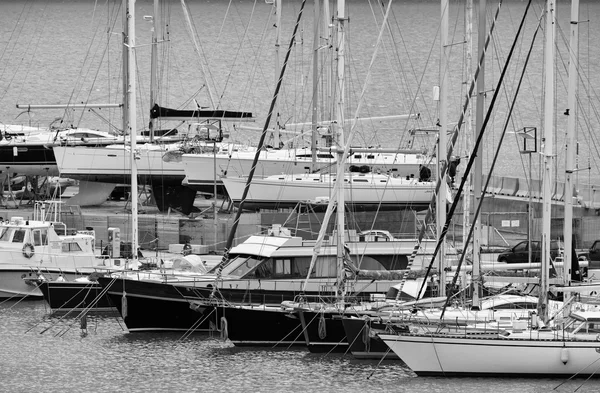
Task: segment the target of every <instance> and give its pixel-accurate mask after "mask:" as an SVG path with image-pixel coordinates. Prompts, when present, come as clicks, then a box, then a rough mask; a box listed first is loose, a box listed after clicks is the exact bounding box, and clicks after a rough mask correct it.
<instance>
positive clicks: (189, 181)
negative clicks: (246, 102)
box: [182, 149, 426, 190]
mask: <svg viewBox="0 0 600 393" xmlns="http://www.w3.org/2000/svg"><path fill="white" fill-rule="evenodd" d="M254 156H255V152H254V151H234V152H227V151H220V152H218V153H217V154H216V155H214V154H212V153H202V154H184V155H183V156H182V161H183V165H184V170H185V176H186V177H185V184H186V185H188V186H189V187H191V188H194V189H198V190H210V187H213V185H214V182H215V172H216V174H217V181H218V182H220V178H221V177H222V176H248V175H249V173H250V169H251V168H252V162H253V160H254ZM357 157H360V158H357ZM425 160H426V157H425V156H424V155H421V154H403V153H398V154H392V153H376V152H374V153H360V154H357V155H356V156H351V157H349V158H348V160H347V162H346V167H347V168H349V167H350V166H352V165H354V166H357V167H360V166H363V165H366V166H369V167H370V168H371V170H372V171H381V172H382V173H392V174H396V175H398V176H410V175H413V176H415V177H418V176H419V165H420V164H423V163H425ZM215 163H216V168H215ZM316 165H317V167H316V168H315V169H317V170H331V169H332V168H335V165H336V160H335V158H333V156H332V157H331V158H323V157H321V158H318V160H317V164H316ZM311 168H312V158H311V152H310V150H309V149H282V150H266V151H262V152H261V154H260V157H259V160H258V162H257V166H256V169H255V172H254V176H255V177H267V176H271V175H280V174H282V173H309V172H311Z"/></svg>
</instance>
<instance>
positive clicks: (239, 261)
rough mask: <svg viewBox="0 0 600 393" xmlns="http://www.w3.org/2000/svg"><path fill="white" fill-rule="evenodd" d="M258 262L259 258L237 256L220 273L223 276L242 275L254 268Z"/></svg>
mask: <svg viewBox="0 0 600 393" xmlns="http://www.w3.org/2000/svg"><path fill="white" fill-rule="evenodd" d="M260 263H261V261H260V260H259V259H255V258H252V257H247V256H238V257H236V258H235V259H234V260H232V261H231V262H230V263H229V264H227V266H225V268H223V271H222V272H221V274H222V275H223V276H236V277H243V276H245V275H246V274H248V272H250V271H252V270H254V268H256V266H258V265H259V264H260Z"/></svg>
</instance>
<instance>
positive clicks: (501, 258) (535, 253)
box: [498, 240, 600, 267]
mask: <svg viewBox="0 0 600 393" xmlns="http://www.w3.org/2000/svg"><path fill="white" fill-rule="evenodd" d="M594 246H595V247H596V248H597V253H598V254H597V255H598V257H597V260H598V266H599V267H600V240H599V241H598V244H596V243H594V245H593V246H592V248H594ZM563 250H564V243H563V242H562V241H561V240H551V241H550V257H551V258H552V259H556V258H557V257H562V256H563ZM531 251H532V252H531V262H539V261H540V260H541V251H542V249H541V245H540V242H539V241H537V240H533V241H531ZM576 252H577V259H579V260H580V261H587V260H589V259H590V255H591V249H590V250H576ZM498 262H506V263H528V262H529V242H528V241H527V240H524V241H522V242H519V243H517V244H516V245H515V246H514V247H512V248H509V249H507V250H505V251H502V252H501V253H500V254H498Z"/></svg>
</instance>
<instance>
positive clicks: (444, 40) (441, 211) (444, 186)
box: [436, 0, 450, 296]
mask: <svg viewBox="0 0 600 393" xmlns="http://www.w3.org/2000/svg"><path fill="white" fill-rule="evenodd" d="M441 7H442V9H441V26H440V30H441V36H440V50H441V56H442V59H441V60H442V61H441V65H440V101H439V106H440V109H439V111H440V132H439V136H438V146H437V147H438V148H437V157H438V160H437V162H438V164H437V168H438V176H437V177H438V179H441V180H442V181H441V182H440V183H439V184H440V188H439V190H438V194H437V200H436V212H437V215H436V223H437V225H436V228H437V233H438V235H439V234H440V233H442V230H443V225H444V223H445V222H446V195H447V194H448V183H447V182H446V181H445V179H444V172H442V168H443V167H445V165H447V164H448V163H447V162H446V163H444V159H445V157H446V153H447V149H448V129H447V127H448V108H447V106H448V104H447V102H446V101H447V97H448V59H449V51H450V46H449V45H448V7H449V1H448V0H442V2H441ZM448 178H449V177H446V179H448ZM445 261H446V249H445V247H441V248H440V252H439V255H438V266H439V270H438V271H439V276H440V284H439V296H445V295H446V271H445V267H446V263H445Z"/></svg>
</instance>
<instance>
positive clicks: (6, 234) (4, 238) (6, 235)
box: [0, 228, 13, 242]
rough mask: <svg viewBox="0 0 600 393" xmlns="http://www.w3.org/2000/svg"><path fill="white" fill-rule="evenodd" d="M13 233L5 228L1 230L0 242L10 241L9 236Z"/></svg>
mask: <svg viewBox="0 0 600 393" xmlns="http://www.w3.org/2000/svg"><path fill="white" fill-rule="evenodd" d="M12 233H13V230H12V229H8V228H5V229H3V230H2V234H1V235H0V242H7V241H10V235H11V234H12Z"/></svg>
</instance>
